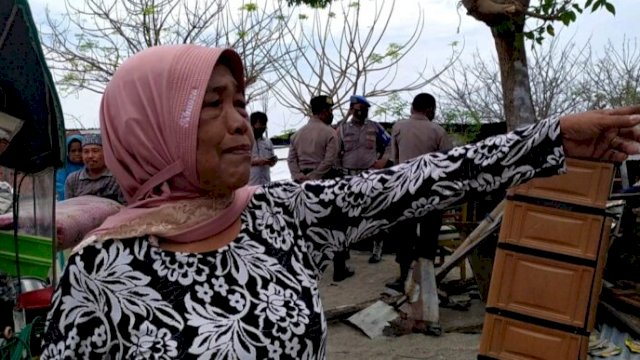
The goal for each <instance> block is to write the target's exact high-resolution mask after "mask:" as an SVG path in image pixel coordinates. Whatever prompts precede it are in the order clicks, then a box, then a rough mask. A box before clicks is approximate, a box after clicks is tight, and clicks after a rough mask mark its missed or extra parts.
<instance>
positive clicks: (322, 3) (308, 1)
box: [287, 0, 332, 9]
mask: <svg viewBox="0 0 640 360" xmlns="http://www.w3.org/2000/svg"><path fill="white" fill-rule="evenodd" d="M331 1H332V0H287V5H289V6H299V5H307V6H309V7H312V8H315V9H324V8H326V7H327V6H329V4H331Z"/></svg>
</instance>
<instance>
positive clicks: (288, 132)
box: [271, 129, 296, 141]
mask: <svg viewBox="0 0 640 360" xmlns="http://www.w3.org/2000/svg"><path fill="white" fill-rule="evenodd" d="M295 132H296V130H295V129H288V130H284V131H283V132H282V133H280V134H279V135H276V136H273V137H272V138H271V140H276V141H278V140H280V141H288V140H289V138H290V137H291V135H293V134H294V133H295Z"/></svg>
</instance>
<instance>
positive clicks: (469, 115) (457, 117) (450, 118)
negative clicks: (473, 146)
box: [440, 110, 482, 145]
mask: <svg viewBox="0 0 640 360" xmlns="http://www.w3.org/2000/svg"><path fill="white" fill-rule="evenodd" d="M442 117H443V118H444V122H443V123H441V124H440V125H442V127H443V128H444V129H445V130H446V131H447V133H448V134H449V136H451V137H452V138H453V139H454V142H455V143H457V144H460V145H462V144H469V143H472V142H474V141H476V138H477V137H478V135H479V134H480V130H481V128H482V121H480V114H478V113H477V112H474V111H466V110H445V111H443V113H442ZM460 124H466V125H467V126H466V127H465V129H464V131H462V132H460V131H458V127H456V125H460Z"/></svg>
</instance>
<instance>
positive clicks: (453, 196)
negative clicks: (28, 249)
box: [42, 120, 564, 360]
mask: <svg viewBox="0 0 640 360" xmlns="http://www.w3.org/2000/svg"><path fill="white" fill-rule="evenodd" d="M563 168H564V154H563V151H562V148H561V139H560V135H559V125H558V121H557V120H547V121H543V122H540V123H538V124H536V125H534V126H530V127H526V128H523V129H521V130H519V131H516V132H513V133H510V134H506V135H501V136H497V137H494V138H490V139H488V140H486V141H484V142H481V143H478V144H475V145H467V146H464V147H458V148H455V149H453V150H451V151H449V152H447V153H433V154H429V155H425V156H422V157H419V158H417V159H414V160H412V161H409V162H406V163H404V164H401V165H398V166H395V167H393V168H389V169H383V170H376V171H368V172H365V173H363V174H362V175H360V176H353V177H345V178H341V179H336V180H324V181H311V182H307V183H304V184H302V185H299V184H295V183H293V182H281V183H272V184H269V185H266V186H264V187H262V188H260V189H259V190H258V191H256V193H255V194H254V196H253V198H252V200H251V202H250V203H249V205H248V206H247V208H246V209H245V211H244V212H243V213H242V215H241V221H242V228H241V230H240V233H239V235H238V237H237V238H236V239H235V240H234V241H232V242H231V243H230V244H228V245H227V246H225V247H223V248H221V249H218V250H216V251H211V252H205V253H199V254H192V253H176V252H169V251H164V250H162V249H160V248H159V247H158V246H157V239H155V238H153V237H150V236H143V237H139V238H134V239H129V240H123V241H119V240H115V241H114V240H108V241H105V242H103V243H97V244H93V245H89V246H86V247H85V248H83V249H82V250H81V251H80V252H78V253H77V254H75V255H73V256H72V257H71V258H70V259H69V263H68V265H67V268H66V270H65V273H64V276H63V278H62V280H61V282H60V284H59V286H58V289H57V290H56V292H55V294H54V298H53V302H54V305H53V310H52V311H51V312H50V314H49V318H48V324H47V330H46V334H45V345H44V349H43V355H42V359H43V360H48V359H76V358H77V359H324V358H326V339H327V337H326V335H327V325H326V321H325V319H324V314H323V310H322V304H321V302H320V296H319V292H318V280H319V278H320V276H321V274H322V271H323V270H324V268H325V267H326V266H327V265H328V263H329V262H330V260H331V258H332V257H333V254H334V253H335V252H336V251H340V250H342V249H344V248H346V247H347V246H348V245H349V243H350V242H351V241H355V240H359V239H362V238H365V237H368V236H371V235H373V234H375V233H377V232H378V231H381V230H383V229H386V228H390V227H392V226H393V225H394V224H397V223H399V222H402V221H403V220H405V219H409V218H413V217H419V216H423V215H424V214H426V213H427V212H429V211H432V210H434V209H444V208H446V207H448V206H450V205H452V204H454V203H456V202H459V201H461V200H463V199H464V198H466V197H470V196H474V195H476V194H480V193H487V192H491V191H494V190H497V189H504V188H506V187H509V186H512V185H515V184H518V183H521V182H523V181H526V180H528V179H530V178H532V177H534V176H550V175H554V174H557V173H558V172H560V171H562V169H563ZM391 231H393V230H392V229H391Z"/></svg>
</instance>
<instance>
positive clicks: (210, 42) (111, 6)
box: [42, 0, 298, 100]
mask: <svg viewBox="0 0 640 360" xmlns="http://www.w3.org/2000/svg"><path fill="white" fill-rule="evenodd" d="M65 10H66V11H65V12H64V13H63V14H52V13H51V12H50V11H49V10H47V13H46V19H47V21H46V26H45V27H44V29H43V31H42V45H43V48H44V50H45V55H46V56H47V59H48V61H49V63H50V66H51V68H52V70H53V71H54V74H56V75H57V78H58V84H59V86H60V89H61V90H62V92H63V93H69V92H75V91H79V90H89V91H92V92H96V93H102V92H103V91H104V87H105V86H106V84H107V83H108V81H109V79H110V78H111V76H112V75H113V73H114V72H115V70H116V69H117V68H118V66H119V65H120V64H121V63H122V61H123V60H124V59H126V58H128V57H130V56H131V55H133V54H135V53H136V52H138V51H140V50H142V49H145V48H147V47H151V46H156V45H162V44H182V43H195V44H200V45H205V46H220V47H232V48H234V49H236V50H237V51H238V53H239V54H240V56H241V57H242V59H243V61H244V64H245V67H246V74H247V86H248V89H247V96H248V98H249V100H251V99H252V98H256V97H260V96H261V95H263V94H264V93H266V92H268V91H269V89H270V88H271V87H273V86H274V85H275V84H276V83H277V82H278V78H277V76H275V74H276V73H275V69H274V68H275V64H274V62H283V64H281V67H287V66H288V65H287V64H286V62H288V61H293V60H296V58H297V55H296V54H297V52H298V49H296V48H294V47H293V46H292V44H291V42H289V41H286V40H285V34H284V33H283V32H282V27H283V26H282V23H286V22H289V21H290V20H291V19H292V18H291V13H292V11H291V10H287V9H286V8H284V10H283V8H282V7H281V6H279V5H278V4H273V3H272V2H270V1H268V0H253V1H247V2H243V3H242V5H241V6H240V7H236V6H232V5H231V4H230V3H229V2H228V0H189V1H183V0H83V1H82V2H77V1H72V0H65ZM267 59H269V60H267ZM269 77H270V79H267V78H269Z"/></svg>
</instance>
